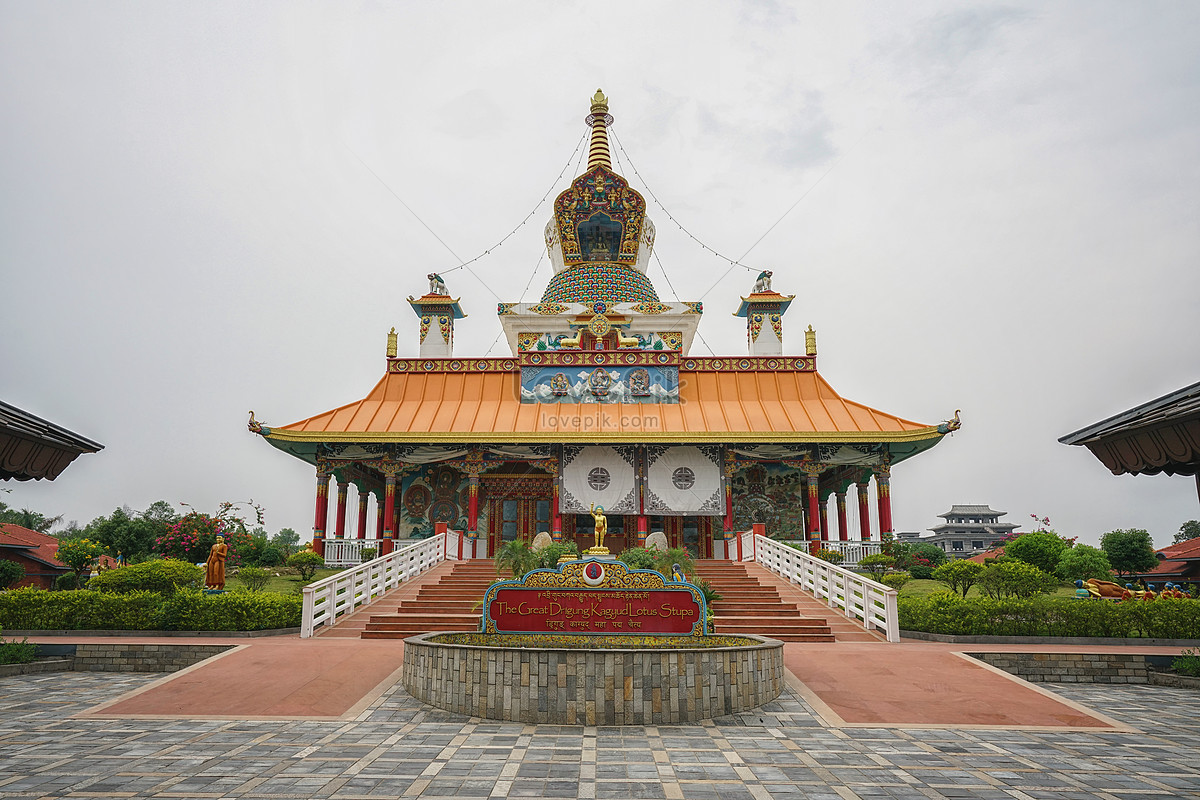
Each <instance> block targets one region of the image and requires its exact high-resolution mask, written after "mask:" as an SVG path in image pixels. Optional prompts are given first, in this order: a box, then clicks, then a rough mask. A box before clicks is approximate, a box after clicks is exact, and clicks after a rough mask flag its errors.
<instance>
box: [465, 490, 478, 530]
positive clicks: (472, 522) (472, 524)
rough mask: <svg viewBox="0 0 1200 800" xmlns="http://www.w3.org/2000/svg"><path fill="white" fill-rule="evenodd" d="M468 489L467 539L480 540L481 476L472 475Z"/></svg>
mask: <svg viewBox="0 0 1200 800" xmlns="http://www.w3.org/2000/svg"><path fill="white" fill-rule="evenodd" d="M467 480H468V487H467V538H469V539H478V538H479V476H478V475H474V474H472V475H470V476H469V477H468V478H467Z"/></svg>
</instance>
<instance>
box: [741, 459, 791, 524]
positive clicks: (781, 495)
mask: <svg viewBox="0 0 1200 800" xmlns="http://www.w3.org/2000/svg"><path fill="white" fill-rule="evenodd" d="M732 489H733V526H734V530H739V531H743V530H747V529H749V528H750V526H751V525H752V524H753V523H755V522H761V523H764V524H765V525H766V526H767V535H768V536H771V537H774V538H781V539H798V538H803V532H804V510H803V509H804V500H805V494H804V482H803V473H802V472H801V471H800V470H798V469H796V468H794V467H787V466H784V465H782V464H754V465H752V466H747V467H742V468H741V469H738V470H737V471H736V472H734V473H733V477H732Z"/></svg>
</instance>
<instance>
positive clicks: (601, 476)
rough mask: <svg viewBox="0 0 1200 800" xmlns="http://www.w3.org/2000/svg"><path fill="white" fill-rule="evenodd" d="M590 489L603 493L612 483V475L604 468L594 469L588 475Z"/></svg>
mask: <svg viewBox="0 0 1200 800" xmlns="http://www.w3.org/2000/svg"><path fill="white" fill-rule="evenodd" d="M587 483H588V488H590V489H594V490H596V491H597V492H603V491H604V490H605V489H607V488H608V485H609V484H610V483H612V475H610V474H609V472H608V470H606V469H605V468H604V467H592V469H591V470H590V471H589V472H588V475H587Z"/></svg>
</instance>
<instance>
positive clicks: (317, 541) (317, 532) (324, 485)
mask: <svg viewBox="0 0 1200 800" xmlns="http://www.w3.org/2000/svg"><path fill="white" fill-rule="evenodd" d="M330 475H331V473H330V472H329V469H328V467H326V465H325V463H324V462H318V463H317V505H316V513H315V514H314V519H313V552H314V553H316V554H317V555H319V556H321V557H322V558H324V557H325V527H326V526H327V525H328V524H329V478H330Z"/></svg>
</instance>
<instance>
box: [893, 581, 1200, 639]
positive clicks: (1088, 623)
mask: <svg viewBox="0 0 1200 800" xmlns="http://www.w3.org/2000/svg"><path fill="white" fill-rule="evenodd" d="M898 611H899V613H900V627H901V629H903V630H907V631H922V632H924V633H942V634H947V635H952V636H1089V637H1112V638H1129V637H1136V636H1143V637H1148V638H1156V639H1200V602H1197V601H1195V600H1176V599H1173V598H1159V599H1157V600H1154V601H1152V602H1140V601H1139V602H1125V603H1113V602H1110V601H1107V600H1077V599H1075V598H1071V597H1053V596H1036V597H1026V598H1015V597H1014V598H1007V599H1004V600H993V599H991V598H988V597H969V598H966V599H963V598H961V597H958V596H957V595H953V594H950V593H949V592H939V593H937V594H935V595H931V596H929V597H900V598H898Z"/></svg>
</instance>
